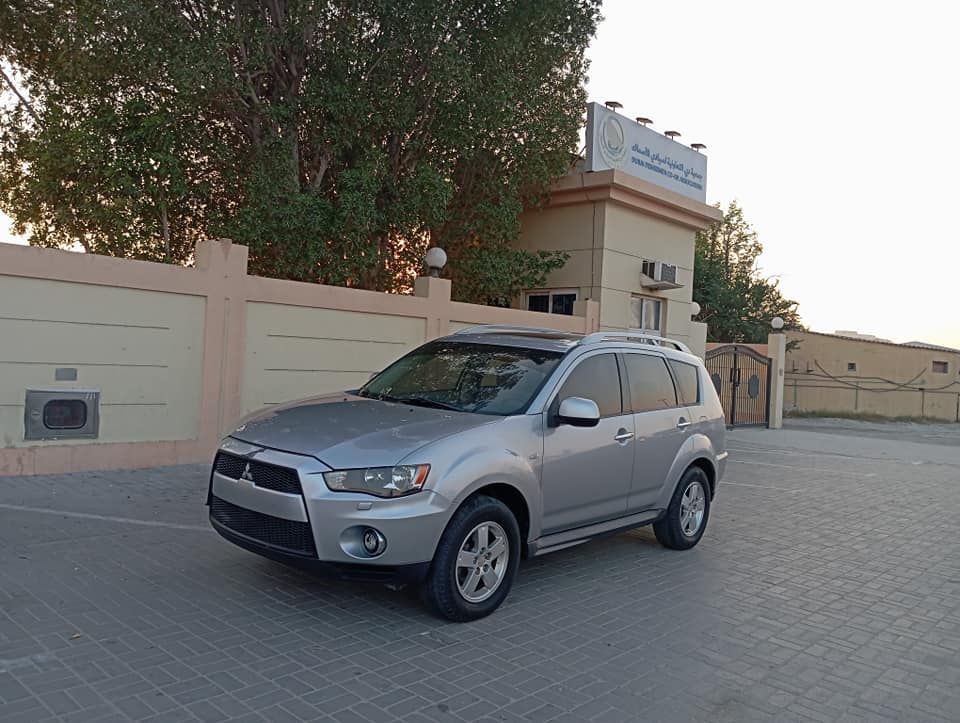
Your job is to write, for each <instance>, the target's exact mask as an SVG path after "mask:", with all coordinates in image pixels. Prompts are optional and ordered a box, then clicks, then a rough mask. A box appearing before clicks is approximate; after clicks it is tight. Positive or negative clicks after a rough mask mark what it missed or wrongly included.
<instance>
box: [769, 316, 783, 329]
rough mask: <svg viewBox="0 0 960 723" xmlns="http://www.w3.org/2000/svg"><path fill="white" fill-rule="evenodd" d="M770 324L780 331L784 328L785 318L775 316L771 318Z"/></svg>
mask: <svg viewBox="0 0 960 723" xmlns="http://www.w3.org/2000/svg"><path fill="white" fill-rule="evenodd" d="M770 326H771V327H773V330H774V331H780V330H781V329H782V328H783V319H781V318H780V317H779V316H775V317H773V318H772V319H771V320H770Z"/></svg>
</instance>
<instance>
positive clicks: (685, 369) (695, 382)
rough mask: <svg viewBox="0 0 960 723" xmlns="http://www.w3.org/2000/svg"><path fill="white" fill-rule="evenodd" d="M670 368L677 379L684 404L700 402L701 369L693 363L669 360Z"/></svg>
mask: <svg viewBox="0 0 960 723" xmlns="http://www.w3.org/2000/svg"><path fill="white" fill-rule="evenodd" d="M669 364H670V369H672V370H673V376H674V377H675V378H676V380H677V392H678V393H679V395H680V401H681V402H682V403H683V404H687V405H691V406H692V405H694V404H699V403H700V370H699V369H697V367H696V366H694V365H693V364H687V363H686V362H681V361H676V360H674V359H670V360H669Z"/></svg>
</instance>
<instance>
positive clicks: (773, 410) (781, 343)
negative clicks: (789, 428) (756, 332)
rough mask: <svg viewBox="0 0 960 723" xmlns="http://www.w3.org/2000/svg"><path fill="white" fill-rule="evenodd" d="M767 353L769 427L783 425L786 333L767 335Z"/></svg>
mask: <svg viewBox="0 0 960 723" xmlns="http://www.w3.org/2000/svg"><path fill="white" fill-rule="evenodd" d="M767 354H768V355H769V357H770V365H771V368H770V397H769V399H768V400H767V401H768V403H769V404H770V429H780V428H781V427H783V380H784V374H783V372H784V368H785V367H786V361H787V335H786V334H783V333H774V334H770V335H768V336H767Z"/></svg>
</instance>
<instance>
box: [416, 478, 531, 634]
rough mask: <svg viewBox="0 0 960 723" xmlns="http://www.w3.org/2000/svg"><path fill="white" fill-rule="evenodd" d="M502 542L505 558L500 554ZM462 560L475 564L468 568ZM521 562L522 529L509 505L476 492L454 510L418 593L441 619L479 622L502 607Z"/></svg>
mask: <svg viewBox="0 0 960 723" xmlns="http://www.w3.org/2000/svg"><path fill="white" fill-rule="evenodd" d="M484 541H486V544H487V546H486V547H485V546H484ZM500 545H503V547H504V550H505V556H503V553H501V554H498V552H499V551H500V550H501V548H500ZM461 553H463V554H464V558H461ZM464 560H466V561H468V562H469V563H470V565H471V567H467V566H464V565H463V564H462V563H463V562H464ZM474 564H476V565H477V567H476V568H474V567H472V565H474ZM519 564H520V528H519V526H518V525H517V520H516V518H515V517H514V516H513V513H512V512H511V511H510V508H508V507H507V506H506V505H505V504H503V502H501V501H500V500H498V499H495V498H493V497H488V496H486V495H475V496H473V497H471V498H469V499H468V500H467V501H466V502H464V503H463V504H462V505H461V506H460V508H459V509H458V510H457V511H456V512H455V513H454V515H453V518H452V519H451V520H450V522H449V524H448V525H447V528H446V529H445V530H444V532H443V535H442V536H441V537H440V542H439V543H438V544H437V551H436V553H435V554H434V556H433V562H432V564H431V565H430V572H429V573H428V574H427V579H426V580H425V581H424V583H423V585H422V586H421V588H420V594H421V597H422V599H423V601H424V603H426V605H427V607H429V608H430V609H431V610H432V611H433V613H434V614H436V615H438V616H440V617H444V618H447V619H448V620H453V621H455V622H467V621H469V620H478V619H479V618H482V617H486V616H487V615H489V614H490V613H492V612H493V611H494V610H496V609H497V608H498V607H500V604H501V603H502V602H503V601H504V599H505V598H506V597H507V595H508V594H509V593H510V588H511V586H512V585H513V580H514V578H515V577H516V574H517V567H518V566H519Z"/></svg>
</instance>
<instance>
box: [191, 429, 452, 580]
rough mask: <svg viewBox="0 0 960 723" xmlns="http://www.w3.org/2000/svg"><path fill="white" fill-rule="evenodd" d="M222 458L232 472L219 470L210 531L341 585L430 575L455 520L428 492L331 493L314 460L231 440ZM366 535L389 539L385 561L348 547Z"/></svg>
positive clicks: (324, 468)
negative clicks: (392, 495)
mask: <svg viewBox="0 0 960 723" xmlns="http://www.w3.org/2000/svg"><path fill="white" fill-rule="evenodd" d="M221 452H223V453H226V454H228V455H230V458H229V460H230V462H231V463H232V464H230V465H224V464H215V467H214V470H213V471H212V473H211V476H210V490H209V495H208V504H209V505H210V521H211V524H212V525H213V527H214V529H215V530H216V531H217V532H218V533H220V535H222V536H223V537H224V538H226V539H227V540H229V541H230V542H233V543H234V544H236V545H239V546H240V547H243V548H244V549H247V550H250V551H251V552H255V553H257V554H260V555H263V556H264V557H268V558H270V559H274V560H278V561H281V562H285V563H288V564H292V565H296V566H297V567H302V568H308V569H313V570H315V571H318V572H322V573H327V574H332V575H334V576H337V577H341V578H349V579H363V580H375V581H380V582H392V581H395V582H411V581H416V580H418V579H422V578H423V576H424V575H425V574H426V572H427V570H428V569H429V565H430V561H431V560H432V559H433V554H434V550H435V549H436V546H437V542H438V541H439V539H440V535H441V534H442V533H443V530H444V528H445V527H446V524H447V522H448V520H449V516H450V514H451V510H450V509H449V503H448V502H447V500H446V499H445V498H444V497H442V496H441V495H438V494H436V493H434V492H430V491H424V492H419V493H417V494H414V495H410V496H409V497H401V498H396V499H380V498H377V497H373V496H371V495H365V494H359V493H343V492H331V491H330V490H329V489H328V488H327V486H326V483H325V482H324V481H323V476H322V473H323V472H326V471H329V469H330V468H329V467H327V466H326V465H324V464H323V463H321V462H319V461H318V460H316V459H315V458H313V457H306V456H303V455H295V454H290V453H286V452H279V451H276V450H268V449H263V448H260V447H256V446H254V445H251V444H247V443H245V442H239V441H237V440H233V439H228V440H227V441H226V442H225V443H224V444H223V445H222V446H221ZM218 470H219V471H218ZM251 470H252V473H251ZM224 472H225V473H224ZM261 473H263V477H262V479H261V478H260V475H261ZM284 475H286V477H284ZM264 485H267V486H264ZM363 527H373V528H375V529H377V530H379V531H380V533H381V534H382V535H383V536H384V537H385V538H386V540H387V547H386V550H385V551H384V552H383V554H381V555H379V556H377V557H372V558H371V557H366V556H364V555H363V554H362V553H361V554H359V555H358V554H357V549H356V546H355V545H351V544H349V539H350V536H351V534H355V533H356V530H357V529H358V528H363Z"/></svg>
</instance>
